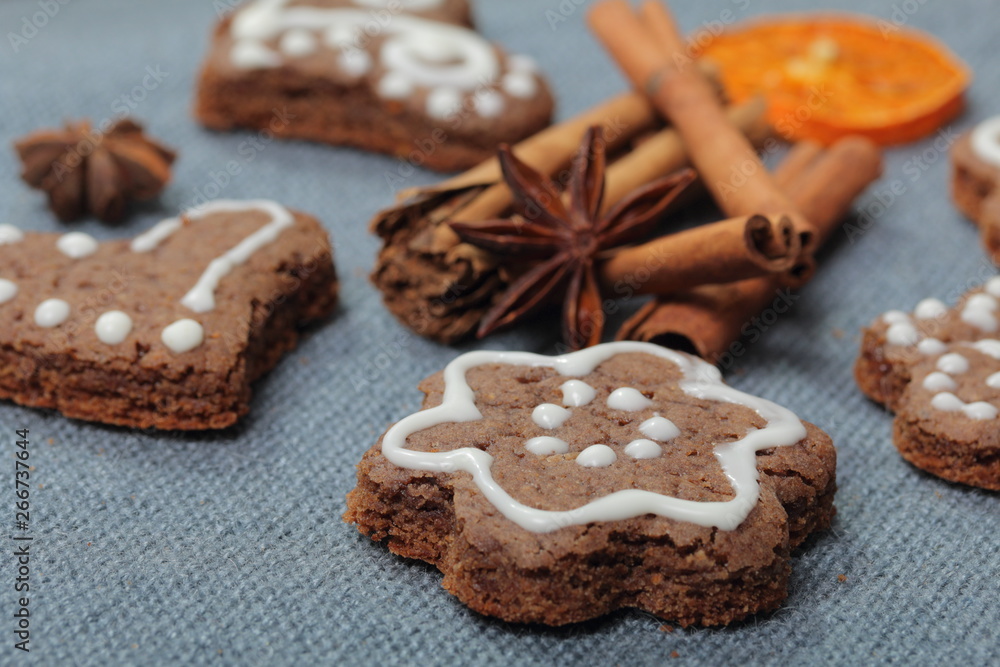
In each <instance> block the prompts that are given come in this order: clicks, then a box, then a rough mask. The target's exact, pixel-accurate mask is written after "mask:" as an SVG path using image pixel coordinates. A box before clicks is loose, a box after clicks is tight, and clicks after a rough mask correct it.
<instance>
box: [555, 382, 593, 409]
mask: <svg viewBox="0 0 1000 667" xmlns="http://www.w3.org/2000/svg"><path fill="white" fill-rule="evenodd" d="M559 388H560V389H562V394H563V405H568V406H570V407H572V408H579V407H582V406H584V405H587V404H588V403H590V402H591V401H592V400H594V397H596V396H597V391H596V390H595V389H594V388H593V387H591V386H590V385H589V384H587V383H586V382H583V381H582V380H569V381H567V382H563V384H562V386H561V387H559Z"/></svg>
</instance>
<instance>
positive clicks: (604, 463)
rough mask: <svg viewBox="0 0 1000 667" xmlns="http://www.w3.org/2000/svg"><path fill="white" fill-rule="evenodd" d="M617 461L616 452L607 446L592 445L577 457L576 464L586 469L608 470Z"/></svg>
mask: <svg viewBox="0 0 1000 667" xmlns="http://www.w3.org/2000/svg"><path fill="white" fill-rule="evenodd" d="M617 460H618V456H617V455H616V454H615V450H613V449H611V448H610V447H608V446H607V445H591V446H590V447H587V448H586V449H585V450H583V451H582V452H580V455H579V456H577V457H576V462H577V463H578V464H579V465H581V466H583V467H584V468H607V467H608V466H609V465H611V464H612V463H614V462H615V461H617Z"/></svg>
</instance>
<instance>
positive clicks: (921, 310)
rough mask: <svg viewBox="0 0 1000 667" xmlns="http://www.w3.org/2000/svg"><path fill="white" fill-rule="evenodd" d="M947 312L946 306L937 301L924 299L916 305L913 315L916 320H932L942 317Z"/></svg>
mask: <svg viewBox="0 0 1000 667" xmlns="http://www.w3.org/2000/svg"><path fill="white" fill-rule="evenodd" d="M947 312H948V306H946V305H944V303H943V302H942V301H940V300H939V299H924V300H923V301H921V302H920V303H918V304H917V308H916V310H914V311H913V314H914V315H915V316H916V317H917V319H918V320H933V319H936V318H938V317H943V316H944V315H945V314H947Z"/></svg>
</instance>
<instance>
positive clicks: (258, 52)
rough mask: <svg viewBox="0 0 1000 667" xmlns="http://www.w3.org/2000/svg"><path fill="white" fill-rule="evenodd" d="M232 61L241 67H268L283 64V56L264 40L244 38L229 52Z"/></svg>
mask: <svg viewBox="0 0 1000 667" xmlns="http://www.w3.org/2000/svg"><path fill="white" fill-rule="evenodd" d="M229 58H230V60H232V63H233V64H234V65H236V66H237V67H239V68H240V69H267V68H270V67H277V66H278V65H280V64H281V56H280V55H278V54H277V53H276V52H274V51H272V50H271V49H269V48H267V47H266V46H265V45H264V43H263V42H258V41H255V40H242V41H239V42H237V43H236V44H234V45H233V50H232V51H230V52H229Z"/></svg>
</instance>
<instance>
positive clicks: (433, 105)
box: [427, 87, 462, 120]
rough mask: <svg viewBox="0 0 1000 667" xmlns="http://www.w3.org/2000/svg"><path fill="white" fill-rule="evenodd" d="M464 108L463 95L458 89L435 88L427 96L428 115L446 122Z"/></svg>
mask: <svg viewBox="0 0 1000 667" xmlns="http://www.w3.org/2000/svg"><path fill="white" fill-rule="evenodd" d="M461 108H462V93H461V91H459V90H458V88H450V87H442V88H435V89H434V90H432V91H431V92H430V94H428V95H427V115H428V116H430V117H431V118H436V119H438V120H446V119H447V118H448V117H449V116H451V115H452V114H453V113H455V112H457V111H458V110H459V109H461Z"/></svg>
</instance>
